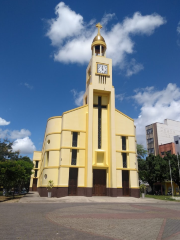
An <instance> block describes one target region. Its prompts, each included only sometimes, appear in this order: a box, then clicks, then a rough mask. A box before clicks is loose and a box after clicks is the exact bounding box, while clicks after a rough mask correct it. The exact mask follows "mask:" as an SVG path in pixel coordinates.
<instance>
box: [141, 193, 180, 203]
mask: <svg viewBox="0 0 180 240" xmlns="http://www.w3.org/2000/svg"><path fill="white" fill-rule="evenodd" d="M145 197H146V198H154V199H159V200H166V201H176V202H180V198H179V200H178V201H177V200H175V199H173V198H172V197H171V196H165V195H149V194H146V195H145ZM175 197H179V196H175Z"/></svg>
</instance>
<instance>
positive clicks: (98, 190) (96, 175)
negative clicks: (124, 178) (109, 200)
mask: <svg viewBox="0 0 180 240" xmlns="http://www.w3.org/2000/svg"><path fill="white" fill-rule="evenodd" d="M92 195H93V196H106V170H101V169H94V170H93V193H92Z"/></svg>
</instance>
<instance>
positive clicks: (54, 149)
mask: <svg viewBox="0 0 180 240" xmlns="http://www.w3.org/2000/svg"><path fill="white" fill-rule="evenodd" d="M49 151H60V148H51V149H47V150H45V151H44V153H45V152H49Z"/></svg>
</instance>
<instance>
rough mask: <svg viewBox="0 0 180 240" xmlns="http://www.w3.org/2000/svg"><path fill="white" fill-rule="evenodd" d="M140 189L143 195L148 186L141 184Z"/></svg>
mask: <svg viewBox="0 0 180 240" xmlns="http://www.w3.org/2000/svg"><path fill="white" fill-rule="evenodd" d="M139 189H140V192H141V193H145V191H146V185H145V184H141V185H140V187H139Z"/></svg>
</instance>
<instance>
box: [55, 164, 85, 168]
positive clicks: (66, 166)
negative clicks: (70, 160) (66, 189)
mask: <svg viewBox="0 0 180 240" xmlns="http://www.w3.org/2000/svg"><path fill="white" fill-rule="evenodd" d="M59 167H62V168H85V166H78V165H60V166H59Z"/></svg>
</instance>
